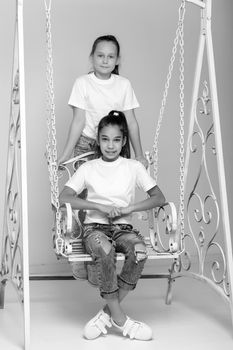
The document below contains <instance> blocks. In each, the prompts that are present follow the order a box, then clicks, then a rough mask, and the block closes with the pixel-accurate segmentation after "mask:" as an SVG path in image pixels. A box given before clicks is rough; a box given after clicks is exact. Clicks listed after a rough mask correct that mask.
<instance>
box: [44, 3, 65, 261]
mask: <svg viewBox="0 0 233 350" xmlns="http://www.w3.org/2000/svg"><path fill="white" fill-rule="evenodd" d="M51 1H52V0H50V1H49V4H47V2H46V0H44V3H45V10H46V43H47V67H46V78H47V98H46V99H47V110H46V112H47V128H48V140H47V144H46V151H47V152H46V155H47V162H48V171H49V180H50V187H51V203H52V205H53V206H54V208H55V211H56V212H55V219H56V240H55V244H56V251H57V253H58V254H60V255H63V250H64V240H63V238H62V235H61V224H60V221H61V211H60V204H59V186H58V165H57V141H56V115H55V102H54V81H53V55H52V33H51V11H50V9H51Z"/></svg>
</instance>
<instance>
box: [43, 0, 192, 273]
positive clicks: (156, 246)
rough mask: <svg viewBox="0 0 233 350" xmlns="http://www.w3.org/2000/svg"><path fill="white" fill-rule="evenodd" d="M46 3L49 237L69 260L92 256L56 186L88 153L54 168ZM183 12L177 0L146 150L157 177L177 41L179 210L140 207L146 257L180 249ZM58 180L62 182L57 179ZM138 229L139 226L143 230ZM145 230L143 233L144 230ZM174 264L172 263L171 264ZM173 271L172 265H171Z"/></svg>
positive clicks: (171, 255) (174, 253)
mask: <svg viewBox="0 0 233 350" xmlns="http://www.w3.org/2000/svg"><path fill="white" fill-rule="evenodd" d="M45 6H46V35H47V127H48V140H47V144H46V149H47V152H46V154H47V163H48V171H49V179H50V186H51V203H52V207H53V209H54V211H55V223H54V229H53V242H54V250H55V253H56V255H57V256H58V257H59V258H61V257H63V258H66V259H67V260H68V261H69V262H78V261H91V260H92V258H91V256H90V255H88V254H86V253H85V251H84V248H83V244H82V238H81V234H80V235H79V234H77V232H78V231H80V229H79V220H78V211H77V210H72V208H71V206H70V204H69V203H67V204H66V205H65V208H60V204H59V192H60V190H61V189H62V187H61V186H62V185H63V186H64V184H65V182H66V181H67V180H68V179H69V178H70V177H71V176H72V174H73V172H74V171H75V169H76V165H77V163H78V162H80V161H81V162H85V161H87V157H88V156H89V155H90V154H91V153H92V152H88V153H86V154H83V155H81V156H77V157H75V158H72V159H70V160H68V161H66V162H64V163H63V164H61V165H60V167H61V168H63V171H61V172H60V174H59V171H58V165H57V140H56V117H55V102H54V84H53V56H52V35H51V16H50V6H47V4H46V1H45ZM184 14H185V1H181V5H180V8H179V20H178V26H177V30H176V35H175V39H174V44H173V48H172V56H171V59H170V64H169V69H168V74H167V77H166V83H165V87H164V92H163V97H162V102H161V108H160V112H159V118H158V123H157V127H156V133H155V137H154V143H153V149H152V151H151V152H146V154H145V156H146V158H147V160H148V163H149V167H148V172H149V174H151V172H152V167H153V170H154V174H153V176H154V178H155V180H156V182H157V176H158V138H159V132H160V128H161V123H162V120H163V116H164V110H165V105H166V100H167V95H168V90H169V84H170V80H171V77H172V71H173V65H174V61H175V58H176V53H177V48H178V45H179V63H180V66H179V72H180V74H179V89H180V94H179V96H180V101H179V109H180V112H179V115H180V131H179V132H180V157H179V162H180V186H179V189H180V195H179V198H180V202H179V213H178V215H177V211H176V207H175V205H174V203H173V202H168V203H166V205H164V206H163V207H160V208H155V209H151V210H148V211H147V212H146V213H139V217H140V219H142V220H143V221H146V222H147V228H146V233H145V235H143V236H144V240H145V244H146V247H147V255H148V259H173V261H176V259H177V258H178V257H179V256H180V254H181V253H182V251H183V250H182V237H183V235H184V41H183V36H184V33H183V25H184ZM61 183H62V184H61ZM141 233H142V232H141ZM142 234H143V233H142ZM123 259H124V255H123V254H120V253H118V254H117V260H123ZM171 270H173V269H171ZM170 273H172V271H170Z"/></svg>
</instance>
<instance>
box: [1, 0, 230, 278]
mask: <svg viewBox="0 0 233 350" xmlns="http://www.w3.org/2000/svg"><path fill="white" fill-rule="evenodd" d="M179 3H180V2H179V1H177V0H164V1H158V0H145V1H142V0H127V1H124V0H118V1H117V2H116V1H113V0H85V1H84V0H54V1H53V2H52V39H53V55H54V59H53V61H54V83H55V104H56V115H57V117H56V120H57V139H58V153H59V154H60V153H61V151H62V149H63V147H64V143H65V140H66V137H67V132H68V128H69V125H70V122H71V119H72V110H71V108H70V107H69V106H68V104H67V101H68V98H69V95H70V92H71V88H72V85H73V83H74V80H75V79H76V77H77V76H79V75H81V74H85V73H87V72H88V71H89V69H90V63H89V54H90V51H91V46H92V44H93V41H94V40H95V39H96V37H98V36H100V35H103V34H109V33H110V34H113V35H115V36H116V37H117V38H118V40H119V42H120V45H121V66H120V74H122V75H123V76H125V77H127V78H129V79H130V81H131V83H132V85H133V88H134V90H135V93H136V96H137V98H138V100H139V103H140V108H139V109H137V110H136V116H137V119H138V122H139V125H140V132H141V139H142V144H143V148H144V150H151V149H152V145H153V139H154V134H155V128H156V125H157V119H158V115H159V109H160V104H161V99H162V92H163V88H164V82H165V78H166V74H167V70H168V65H169V59H170V55H171V48H172V45H173V39H174V37H175V30H176V26H177V20H178V6H179ZM24 9H25V10H24V34H25V39H24V40H25V82H26V122H27V126H26V127H27V161H28V208H29V218H28V220H29V221H28V222H29V253H30V256H29V257H30V271H31V273H34V272H37V273H59V272H64V271H69V268H68V266H67V264H66V263H65V262H58V261H57V259H56V257H55V255H54V252H53V249H52V239H51V237H52V235H51V229H52V223H53V217H52V213H51V205H50V188H49V180H48V171H47V164H46V160H45V157H44V153H45V144H46V138H47V126H46V115H45V97H46V34H45V11H44V1H43V0H34V1H29V0H24ZM232 14H233V2H232V1H231V0H222V1H217V0H213V16H212V32H213V44H214V52H215V66H216V77H217V87H218V98H219V109H220V118H221V131H222V140H223V152H224V161H225V171H226V184H227V191H228V202H229V213H230V224H231V228H232V227H233V218H232V216H231V213H232V209H233V200H232V198H233V186H232V176H233V169H232V167H233V165H232V163H233V162H232V146H233V141H232V130H233V121H232V115H231V114H232V110H233V108H232V107H233V99H232V91H231V85H232V78H233V72H232V66H231V65H232V56H233V39H232V32H233V22H232ZM199 15H200V11H199V9H198V8H197V7H196V6H194V5H191V4H187V9H186V18H185V130H186V135H187V131H188V122H189V114H190V102H191V93H192V84H193V78H194V69H195V62H196V54H197V47H198V37H199V25H200V18H199ZM14 18H15V2H14V1H13V0H8V1H6V0H2V1H1V12H0V47H1V55H0V77H1V78H0V79H1V84H0V106H1V128H0V164H1V175H0V198H1V201H0V223H1V234H2V226H3V214H4V196H5V177H6V164H7V143H8V126H9V113H10V94H11V71H12V62H13V40H14ZM178 74H179V71H178V64H177V63H176V64H175V67H174V77H173V80H172V83H171V86H170V91H169V96H168V105H167V108H166V114H165V118H164V123H163V126H162V131H161V136H160V143H159V147H160V153H159V157H160V161H159V164H160V172H159V179H158V181H159V186H160V187H161V189H162V190H163V192H164V193H165V195H166V197H167V199H169V201H174V202H175V203H177V202H178V196H179V115H178V112H179V111H178V108H179V99H178V94H179V90H178V84H179V82H178ZM203 75H205V71H204V72H203ZM0 239H1V238H0Z"/></svg>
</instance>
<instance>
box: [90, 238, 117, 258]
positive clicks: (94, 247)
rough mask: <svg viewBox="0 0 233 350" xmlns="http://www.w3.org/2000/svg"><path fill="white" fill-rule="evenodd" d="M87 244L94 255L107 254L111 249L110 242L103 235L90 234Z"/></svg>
mask: <svg viewBox="0 0 233 350" xmlns="http://www.w3.org/2000/svg"><path fill="white" fill-rule="evenodd" d="M87 245H88V247H89V250H91V252H92V253H93V254H94V255H95V256H103V255H104V256H108V255H110V253H111V252H112V251H113V246H112V243H111V242H110V241H109V240H108V238H107V237H105V236H103V235H98V234H97V235H95V236H92V237H91V239H89V240H87Z"/></svg>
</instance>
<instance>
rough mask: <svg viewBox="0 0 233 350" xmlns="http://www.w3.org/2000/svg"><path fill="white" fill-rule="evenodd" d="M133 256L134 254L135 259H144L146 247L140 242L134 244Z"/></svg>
mask: <svg viewBox="0 0 233 350" xmlns="http://www.w3.org/2000/svg"><path fill="white" fill-rule="evenodd" d="M135 256H136V261H142V260H145V259H146V258H147V251H146V247H145V246H144V245H142V244H137V245H136V246H135Z"/></svg>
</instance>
